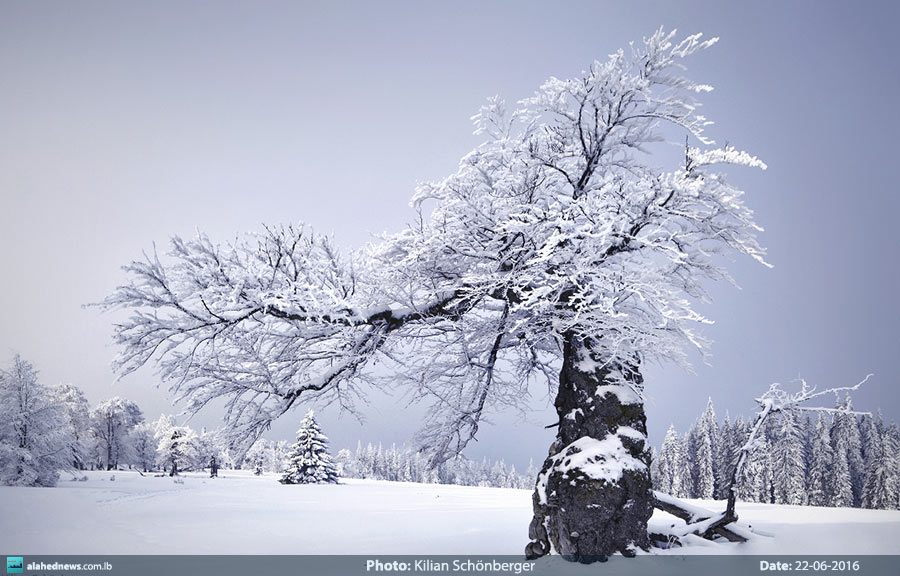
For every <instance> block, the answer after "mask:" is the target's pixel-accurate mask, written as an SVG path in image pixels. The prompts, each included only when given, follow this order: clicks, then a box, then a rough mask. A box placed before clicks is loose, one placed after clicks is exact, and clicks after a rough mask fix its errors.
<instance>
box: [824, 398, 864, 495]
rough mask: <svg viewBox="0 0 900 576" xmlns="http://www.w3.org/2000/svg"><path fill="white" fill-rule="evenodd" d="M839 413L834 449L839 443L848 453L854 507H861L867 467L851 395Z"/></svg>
mask: <svg viewBox="0 0 900 576" xmlns="http://www.w3.org/2000/svg"><path fill="white" fill-rule="evenodd" d="M838 408H840V411H839V412H836V413H835V415H834V426H833V428H832V447H833V448H835V450H837V449H838V447H837V445H836V443H837V442H839V443H840V445H841V446H842V449H843V450H845V451H846V458H847V469H848V470H849V472H850V491H851V493H852V495H853V499H852V504H851V505H852V506H860V505H861V503H862V492H863V484H864V483H865V478H864V474H865V466H864V465H863V458H862V440H861V438H860V433H859V421H858V420H857V419H856V416H855V415H854V414H853V413H852V411H853V403H852V402H851V399H850V395H849V394H848V395H847V396H846V398H844V401H843V403H840V402H839V403H838Z"/></svg>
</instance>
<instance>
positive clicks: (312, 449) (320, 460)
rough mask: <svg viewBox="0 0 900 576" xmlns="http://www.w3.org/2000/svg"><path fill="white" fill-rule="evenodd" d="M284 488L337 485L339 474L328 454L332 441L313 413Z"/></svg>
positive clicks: (291, 458)
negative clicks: (329, 442) (301, 485)
mask: <svg viewBox="0 0 900 576" xmlns="http://www.w3.org/2000/svg"><path fill="white" fill-rule="evenodd" d="M280 482H281V483H282V484H337V483H338V474H337V469H336V468H335V465H334V462H333V461H332V459H331V455H330V454H329V453H328V438H327V437H326V436H325V435H324V434H322V431H321V429H319V424H318V423H317V422H316V419H315V416H314V414H313V411H312V410H310V411H309V412H307V413H306V417H305V418H304V419H303V422H302V424H301V425H300V429H299V430H297V442H296V443H295V444H294V446H293V448H292V449H291V453H290V455H289V456H288V465H287V469H286V470H285V472H284V476H282V478H281V480H280Z"/></svg>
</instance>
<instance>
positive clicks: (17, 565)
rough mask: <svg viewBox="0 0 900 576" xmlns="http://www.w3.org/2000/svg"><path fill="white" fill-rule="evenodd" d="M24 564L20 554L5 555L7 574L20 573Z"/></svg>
mask: <svg viewBox="0 0 900 576" xmlns="http://www.w3.org/2000/svg"><path fill="white" fill-rule="evenodd" d="M24 566H25V563H24V562H23V561H22V557H21V556H7V557H6V573H7V574H21V573H22V568H23V567H24Z"/></svg>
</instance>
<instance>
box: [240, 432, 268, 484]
mask: <svg viewBox="0 0 900 576" xmlns="http://www.w3.org/2000/svg"><path fill="white" fill-rule="evenodd" d="M266 449H267V446H266V441H265V440H264V439H262V438H260V439H259V440H257V441H256V442H255V443H254V444H253V446H251V447H250V449H249V450H247V453H246V454H244V462H243V467H244V468H246V469H248V470H253V473H254V474H256V475H257V476H259V475H261V474H262V473H263V471H264V470H265V468H266Z"/></svg>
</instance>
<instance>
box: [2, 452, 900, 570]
mask: <svg viewBox="0 0 900 576" xmlns="http://www.w3.org/2000/svg"><path fill="white" fill-rule="evenodd" d="M80 475H81V474H80ZM83 475H86V476H87V477H88V480H87V481H84V482H77V481H70V480H69V478H70V477H71V475H68V474H64V475H63V477H62V478H61V479H60V482H59V485H58V486H57V487H56V488H21V487H5V486H4V487H0V504H2V506H3V510H4V511H6V513H5V514H4V515H3V516H2V518H0V539H2V540H3V542H4V544H5V545H6V549H7V550H15V553H16V554H22V555H28V554H32V555H34V554H423V555H436V554H488V555H500V554H504V555H506V554H511V555H519V554H522V552H523V549H524V546H525V543H526V542H527V536H528V534H527V529H528V523H529V521H530V520H531V514H532V511H531V492H530V491H527V490H514V489H501V488H478V487H469V486H446V485H437V484H413V483H398V482H382V481H375V480H352V479H351V480H343V481H342V482H343V483H342V484H340V485H282V484H279V483H278V481H277V479H278V477H277V476H276V475H274V474H264V475H262V476H254V475H253V474H252V473H251V472H249V471H231V470H224V471H221V472H220V477H219V478H214V479H210V478H207V477H206V475H205V474H200V473H196V474H194V473H187V474H184V475H183V476H182V477H181V478H180V480H182V481H183V483H181V482H176V481H175V480H174V479H173V478H170V477H168V476H165V477H153V476H152V475H150V474H148V475H146V476H140V475H139V474H138V473H137V472H134V471H119V472H86V473H84V474H83ZM112 476H115V480H114V481H111V480H110V478H111V477H112ZM691 502H693V503H696V504H697V505H699V506H702V507H705V508H709V509H711V510H716V511H719V510H721V509H723V508H724V502H716V501H706V500H692V501H691ZM11 511H15V513H10V512H11ZM737 512H738V515H739V516H740V519H741V522H742V523H745V524H749V525H751V526H752V527H753V528H754V529H756V530H760V531H763V532H765V533H770V534H774V535H775V537H774V538H768V537H758V538H756V540H755V541H753V542H749V543H747V544H740V545H735V544H724V545H710V543H708V542H703V543H701V542H697V543H696V544H697V545H696V546H694V545H692V546H689V547H687V548H681V549H673V550H669V551H658V552H660V553H664V554H710V553H712V554H817V555H821V554H898V553H900V544H898V543H900V512H898V511H887V510H861V509H852V508H815V507H801V506H787V505H771V504H750V503H741V502H739V503H738V506H737ZM677 522H681V521H680V520H678V519H676V518H674V517H672V516H670V515H668V514H665V513H663V512H657V513H656V514H654V516H653V518H652V519H651V530H652V529H653V528H654V526H657V527H659V526H665V525H668V524H672V523H677Z"/></svg>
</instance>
